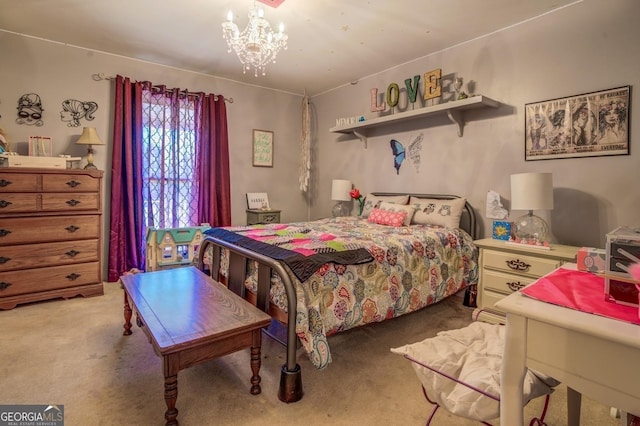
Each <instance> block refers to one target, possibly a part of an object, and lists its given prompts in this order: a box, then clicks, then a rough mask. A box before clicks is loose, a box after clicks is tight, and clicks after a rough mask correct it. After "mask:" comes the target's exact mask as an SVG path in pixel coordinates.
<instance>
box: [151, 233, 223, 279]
mask: <svg viewBox="0 0 640 426" xmlns="http://www.w3.org/2000/svg"><path fill="white" fill-rule="evenodd" d="M209 228H210V226H209V225H207V224H203V225H201V226H194V227H189V228H167V229H158V228H152V227H150V228H148V229H147V237H146V241H147V254H146V271H147V272H150V271H158V270H161V269H170V268H178V267H181V266H188V265H192V264H193V262H194V260H195V259H196V258H197V256H198V249H199V248H200V243H201V242H202V239H203V238H204V231H206V230H207V229H209Z"/></svg>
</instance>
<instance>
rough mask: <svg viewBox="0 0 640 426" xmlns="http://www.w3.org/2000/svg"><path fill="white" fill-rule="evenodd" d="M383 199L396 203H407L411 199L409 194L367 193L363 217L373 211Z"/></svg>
mask: <svg viewBox="0 0 640 426" xmlns="http://www.w3.org/2000/svg"><path fill="white" fill-rule="evenodd" d="M381 201H387V202H389V203H395V204H407V201H409V196H408V195H379V196H378V195H371V194H367V196H366V197H364V207H363V209H362V215H361V216H362V217H364V218H366V217H368V216H369V214H371V211H372V210H373V208H374V207H377V205H378V203H379V202H381Z"/></svg>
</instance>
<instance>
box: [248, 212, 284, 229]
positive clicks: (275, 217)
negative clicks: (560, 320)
mask: <svg viewBox="0 0 640 426" xmlns="http://www.w3.org/2000/svg"><path fill="white" fill-rule="evenodd" d="M263 223H280V210H255V209H247V225H257V224H263Z"/></svg>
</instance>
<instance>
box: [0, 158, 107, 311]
mask: <svg viewBox="0 0 640 426" xmlns="http://www.w3.org/2000/svg"><path fill="white" fill-rule="evenodd" d="M101 188H102V172H101V171H99V170H80V169H66V170H57V169H27V168H24V169H22V168H0V309H12V308H14V307H16V305H18V304H20V303H28V302H34V301H39V300H45V299H53V298H58V297H62V298H65V299H66V298H69V297H74V296H78V295H81V296H97V295H101V294H103V291H104V290H103V287H102V262H101V257H102V205H101V204H102V192H101Z"/></svg>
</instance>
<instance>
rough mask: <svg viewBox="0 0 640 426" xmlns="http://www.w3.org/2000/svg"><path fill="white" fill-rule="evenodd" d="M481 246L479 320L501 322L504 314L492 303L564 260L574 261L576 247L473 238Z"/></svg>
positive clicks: (477, 312) (532, 280)
mask: <svg viewBox="0 0 640 426" xmlns="http://www.w3.org/2000/svg"><path fill="white" fill-rule="evenodd" d="M474 243H475V245H476V246H478V248H479V249H480V259H479V263H480V281H479V282H478V309H476V311H475V312H474V317H477V318H478V319H479V320H482V321H486V322H492V323H504V322H505V314H504V312H503V311H502V310H500V309H499V308H497V307H496V306H494V304H495V303H496V302H497V301H499V300H501V299H503V298H504V297H506V296H508V295H510V294H511V293H513V292H515V291H518V290H520V289H521V288H522V287H524V286H526V285H527V284H531V283H532V282H534V281H535V280H536V279H538V278H540V277H541V276H543V275H546V274H548V273H549V272H551V271H553V270H554V269H556V268H558V267H560V266H561V265H562V264H564V263H566V262H574V261H575V259H576V254H577V253H578V247H572V246H565V245H561V244H552V245H551V250H544V249H538V248H534V247H527V246H525V245H513V244H507V243H505V242H504V241H501V240H494V239H491V238H485V239H483V240H476V241H474Z"/></svg>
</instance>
